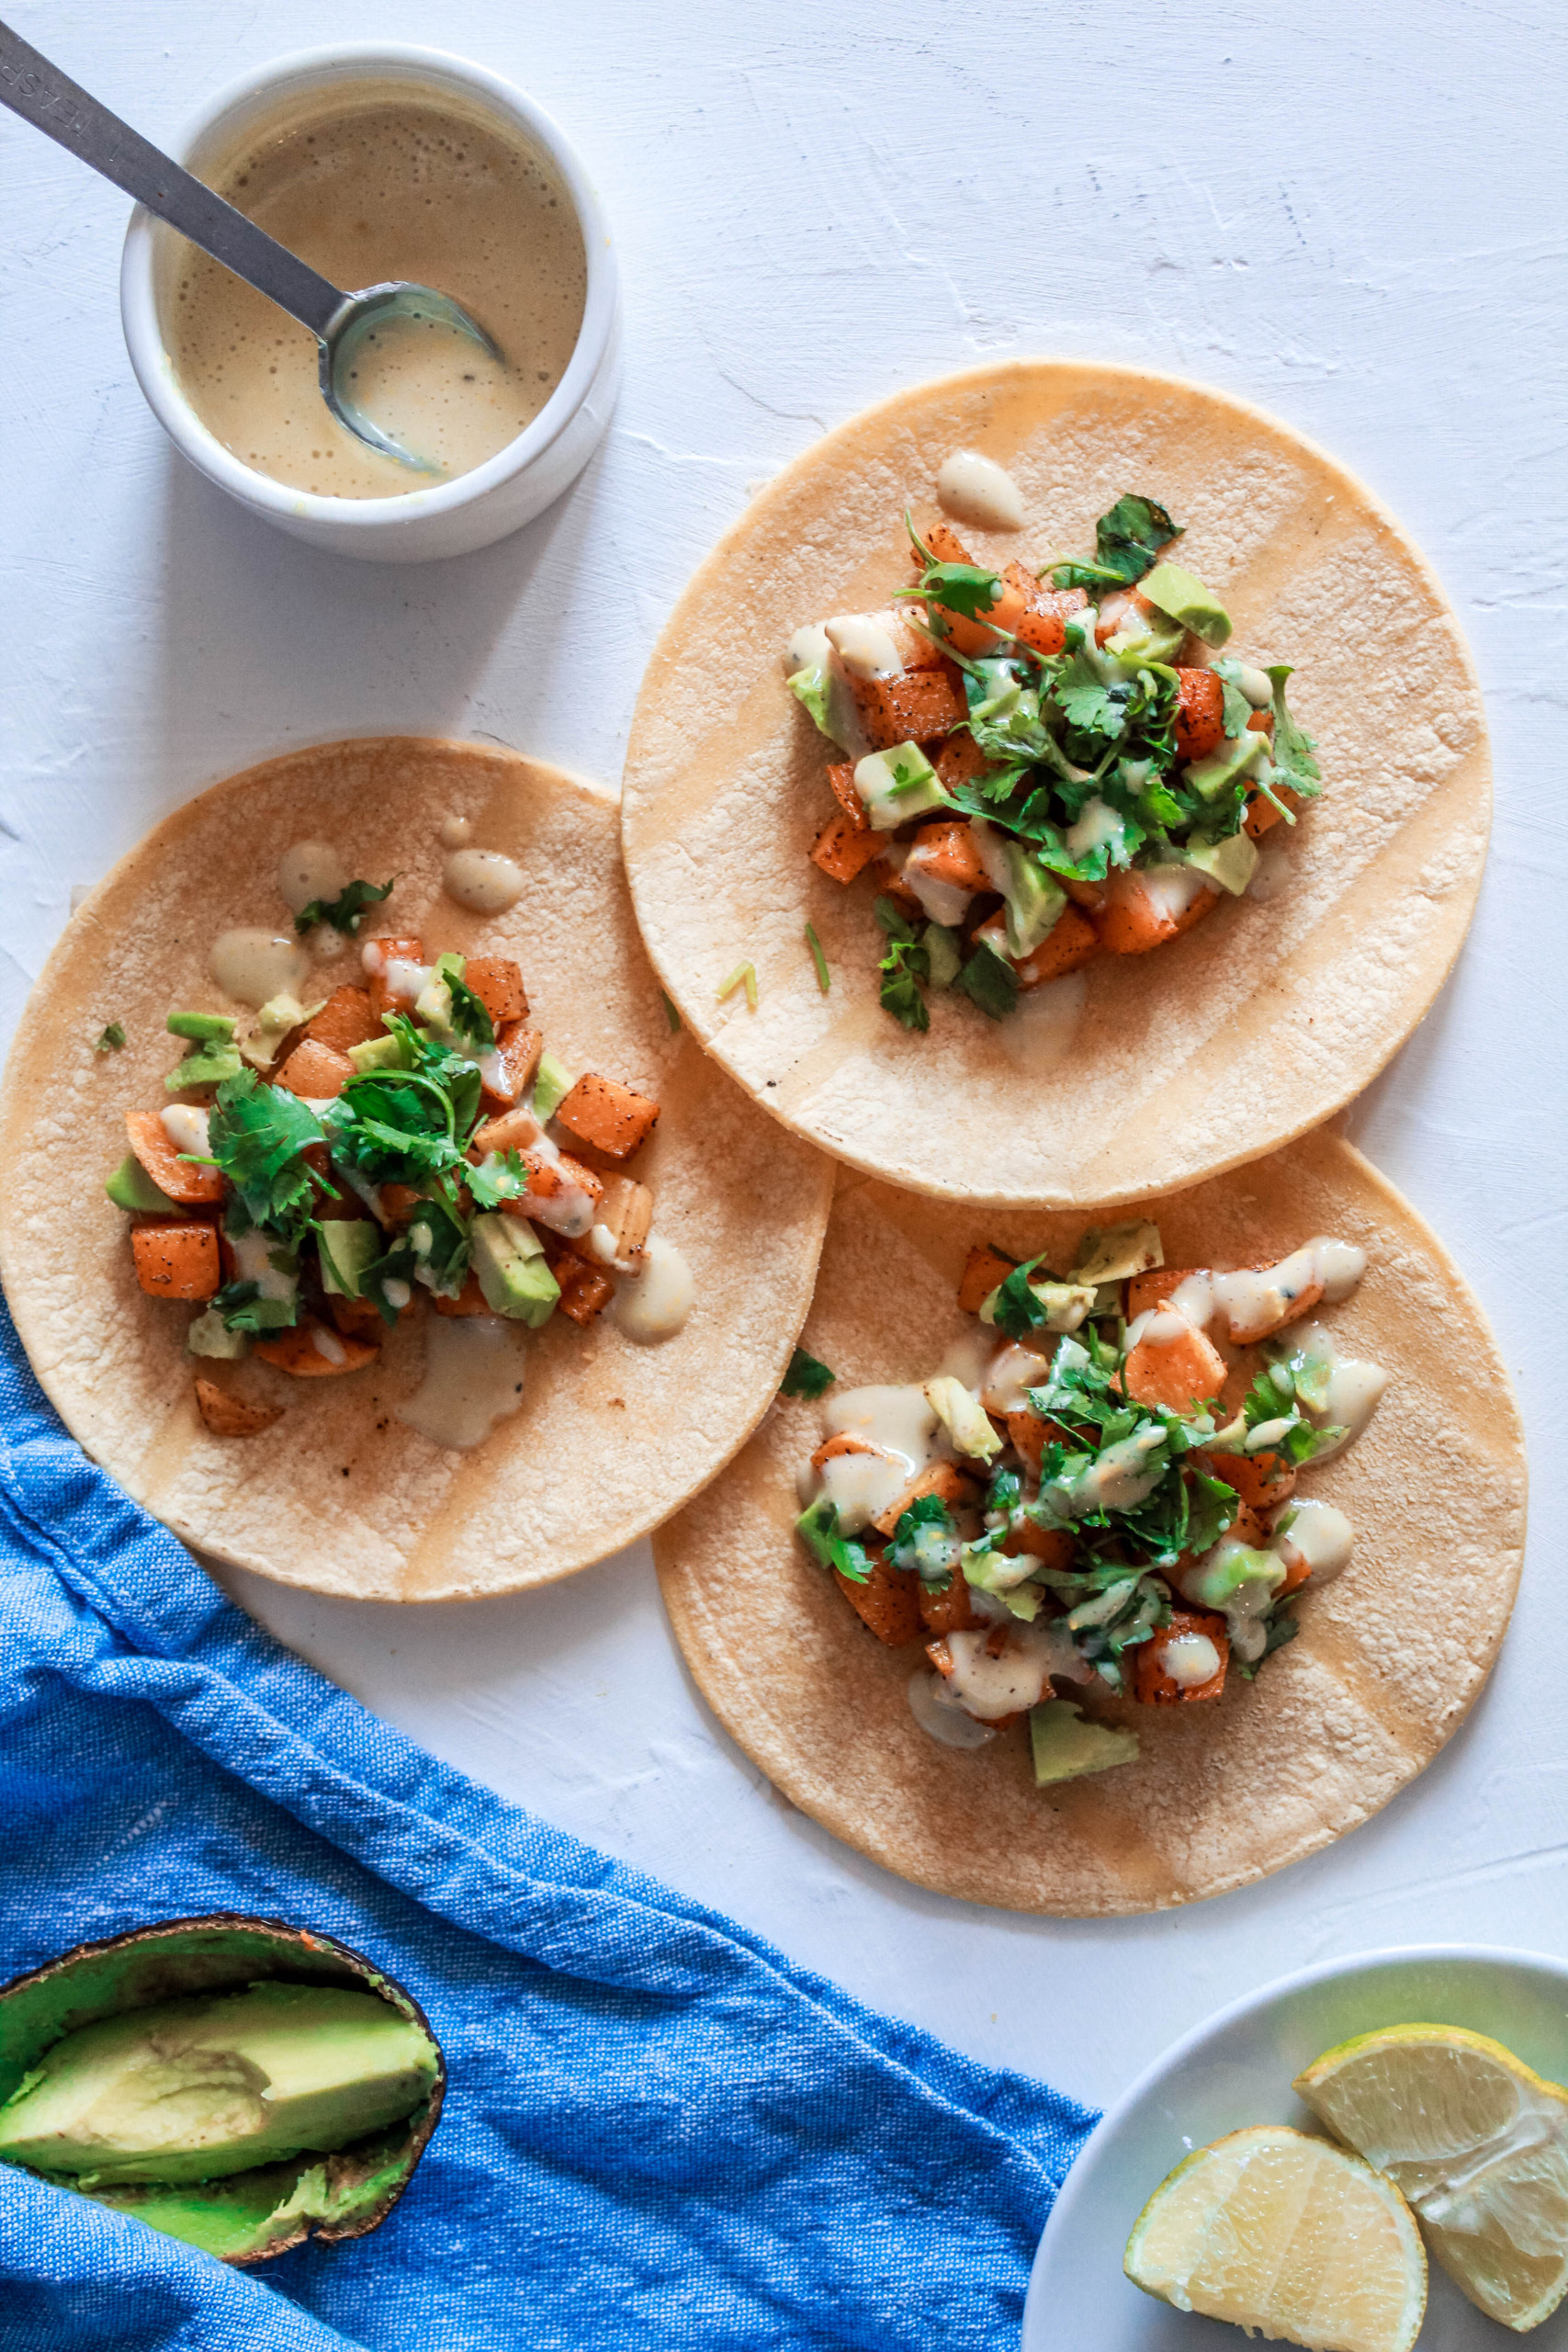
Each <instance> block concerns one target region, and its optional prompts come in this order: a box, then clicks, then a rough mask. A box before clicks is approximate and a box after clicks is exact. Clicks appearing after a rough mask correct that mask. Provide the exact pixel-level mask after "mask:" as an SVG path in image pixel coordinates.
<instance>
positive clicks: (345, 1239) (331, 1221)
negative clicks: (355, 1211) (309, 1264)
mask: <svg viewBox="0 0 1568 2352" xmlns="http://www.w3.org/2000/svg"><path fill="white" fill-rule="evenodd" d="M317 1247H318V1249H319V1250H320V1252H321V1288H322V1289H323V1290H327V1291H335V1292H336V1293H337V1295H338V1296H339V1297H340V1298H358V1297H359V1296H361V1295H362V1288H361V1286H362V1283H363V1281H364V1276H365V1271H366V1268H367V1266H369V1265H371V1264H372V1263H373V1262H374V1261H375V1260H376V1259H378V1257H379V1256H380V1255H381V1228H380V1227H379V1226H378V1225H376V1224H374V1223H373V1222H372V1221H371V1219H370V1218H369V1217H358V1216H353V1217H350V1216H344V1217H336V1216H333V1217H326V1218H323V1220H322V1222H321V1230H320V1233H319V1235H318V1237H317Z"/></svg>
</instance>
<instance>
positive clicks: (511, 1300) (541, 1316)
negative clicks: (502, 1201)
mask: <svg viewBox="0 0 1568 2352" xmlns="http://www.w3.org/2000/svg"><path fill="white" fill-rule="evenodd" d="M473 1267H474V1272H475V1273H476V1274H477V1275H478V1276H479V1288H480V1290H482V1291H483V1293H484V1296H485V1305H486V1306H488V1307H489V1308H490V1309H491V1313H492V1314H494V1315H506V1316H510V1317H512V1319H513V1321H514V1322H517V1323H526V1324H527V1325H528V1326H529V1328H530V1329H534V1330H537V1329H538V1327H539V1325H540V1324H541V1323H547V1322H548V1321H549V1319H550V1316H551V1314H552V1313H553V1312H554V1309H555V1304H556V1301H557V1299H558V1298H559V1296H560V1284H559V1283H558V1282H557V1280H556V1278H555V1276H554V1274H552V1273H551V1272H550V1270H549V1267H548V1265H547V1263H546V1261H545V1250H544V1244H543V1243H542V1242H541V1241H540V1239H539V1237H538V1235H537V1234H536V1232H535V1231H534V1229H533V1227H531V1226H530V1225H528V1224H527V1223H526V1222H525V1220H523V1219H522V1218H520V1217H513V1216H501V1215H500V1214H499V1212H498V1213H495V1214H493V1215H488V1216H477V1217H475V1219H474V1226H473Z"/></svg>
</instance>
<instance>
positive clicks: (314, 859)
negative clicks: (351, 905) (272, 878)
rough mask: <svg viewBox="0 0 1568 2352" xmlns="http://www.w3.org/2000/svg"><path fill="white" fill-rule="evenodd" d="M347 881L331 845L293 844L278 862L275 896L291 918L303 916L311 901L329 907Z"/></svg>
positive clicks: (340, 861)
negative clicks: (313, 900) (292, 916)
mask: <svg viewBox="0 0 1568 2352" xmlns="http://www.w3.org/2000/svg"><path fill="white" fill-rule="evenodd" d="M347 879H348V876H346V875H345V874H344V870H343V860H342V858H341V857H339V855H338V854H337V852H336V850H335V849H333V845H332V843H331V842H290V844H289V846H288V848H287V849H286V850H285V851H284V853H283V855H282V856H281V857H280V858H279V859H278V861H277V895H278V897H279V898H280V899H282V900H283V903H284V905H285V906H286V907H287V908H288V911H289V913H290V914H291V915H302V914H303V913H304V911H305V910H306V908H307V907H308V906H309V905H310V901H311V899H325V900H326V901H327V902H328V904H329V905H330V904H331V902H332V900H333V899H337V898H341V897H342V895H343V886H344V883H345V882H346V881H347Z"/></svg>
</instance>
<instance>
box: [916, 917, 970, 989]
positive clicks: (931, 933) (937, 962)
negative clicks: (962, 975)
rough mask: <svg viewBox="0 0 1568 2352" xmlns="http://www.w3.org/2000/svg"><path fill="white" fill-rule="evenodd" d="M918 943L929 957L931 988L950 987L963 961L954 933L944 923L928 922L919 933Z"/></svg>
mask: <svg viewBox="0 0 1568 2352" xmlns="http://www.w3.org/2000/svg"><path fill="white" fill-rule="evenodd" d="M920 944H921V946H922V947H923V948H924V949H925V951H926V954H927V955H928V956H929V957H930V958H931V986H932V988H936V989H950V988H951V987H952V986H953V981H954V980H955V979H956V978H958V974H959V968H960V967H961V966H962V964H963V962H964V958H963V956H962V955H961V954H960V953H959V947H958V941H957V938H956V936H955V934H954V933H953V932H951V931H949V930H948V928H947V926H946V924H945V923H940V922H928V923H927V925H926V927H925V929H924V931H923V932H922V933H920Z"/></svg>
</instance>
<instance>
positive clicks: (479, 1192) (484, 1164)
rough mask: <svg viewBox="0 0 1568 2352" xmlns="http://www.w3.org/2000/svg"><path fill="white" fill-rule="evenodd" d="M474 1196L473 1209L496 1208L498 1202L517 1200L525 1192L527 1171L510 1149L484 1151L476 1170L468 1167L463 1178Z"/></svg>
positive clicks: (499, 1203) (515, 1153)
mask: <svg viewBox="0 0 1568 2352" xmlns="http://www.w3.org/2000/svg"><path fill="white" fill-rule="evenodd" d="M463 1182H465V1183H466V1184H467V1185H468V1190H469V1192H470V1193H472V1194H473V1196H474V1206H475V1207H476V1208H480V1209H496V1208H499V1207H500V1206H501V1204H502V1201H520V1200H521V1199H522V1197H523V1195H524V1193H525V1192H526V1191H527V1189H528V1170H526V1169H525V1167H524V1165H523V1162H522V1159H520V1158H519V1156H518V1153H517V1151H516V1149H515V1148H513V1149H512V1150H511V1151H508V1152H506V1153H504V1154H503V1153H502V1152H499V1151H491V1152H487V1153H486V1155H485V1157H484V1159H481V1160H480V1161H479V1166H478V1167H477V1168H471V1169H470V1170H468V1175H467V1176H466V1177H465V1178H464V1179H463Z"/></svg>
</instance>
